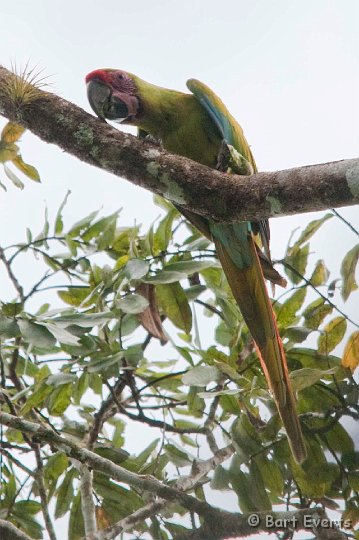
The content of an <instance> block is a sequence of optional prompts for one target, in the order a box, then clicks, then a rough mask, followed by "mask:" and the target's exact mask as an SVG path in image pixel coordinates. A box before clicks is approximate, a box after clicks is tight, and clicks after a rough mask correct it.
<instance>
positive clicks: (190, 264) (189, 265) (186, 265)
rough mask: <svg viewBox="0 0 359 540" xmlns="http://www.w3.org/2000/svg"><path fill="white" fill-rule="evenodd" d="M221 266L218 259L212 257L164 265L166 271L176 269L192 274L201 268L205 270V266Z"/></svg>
mask: <svg viewBox="0 0 359 540" xmlns="http://www.w3.org/2000/svg"><path fill="white" fill-rule="evenodd" d="M213 267H216V268H220V264H219V262H218V261H217V260H215V259H212V260H208V261H195V260H191V261H179V262H175V263H170V264H166V266H165V267H164V271H166V272H169V271H174V272H181V273H183V274H186V275H187V276H188V275H191V274H194V273H195V272H200V271H201V270H204V269H205V268H213Z"/></svg>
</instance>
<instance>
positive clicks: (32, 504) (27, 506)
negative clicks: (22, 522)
mask: <svg viewBox="0 0 359 540" xmlns="http://www.w3.org/2000/svg"><path fill="white" fill-rule="evenodd" d="M15 510H16V513H19V514H22V513H23V512H24V513H25V514H31V515H35V514H37V513H38V512H40V511H41V504H40V503H39V502H37V501H31V500H28V501H18V502H16V503H15Z"/></svg>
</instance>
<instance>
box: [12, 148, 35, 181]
mask: <svg viewBox="0 0 359 540" xmlns="http://www.w3.org/2000/svg"><path fill="white" fill-rule="evenodd" d="M12 162H13V164H14V165H15V167H17V168H18V169H19V171H21V172H22V173H24V174H25V175H26V176H27V177H28V178H30V180H33V181H34V182H40V181H41V180H40V175H39V173H38V170H37V169H36V168H35V167H34V166H33V165H29V164H28V163H25V162H24V161H23V159H22V157H21V155H20V154H18V155H17V156H16V158H15V159H13V160H12Z"/></svg>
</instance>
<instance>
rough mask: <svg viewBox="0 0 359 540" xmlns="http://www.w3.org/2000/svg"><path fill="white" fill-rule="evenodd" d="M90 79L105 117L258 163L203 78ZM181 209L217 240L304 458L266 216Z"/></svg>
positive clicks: (173, 143)
mask: <svg viewBox="0 0 359 540" xmlns="http://www.w3.org/2000/svg"><path fill="white" fill-rule="evenodd" d="M86 84H87V95H88V99H89V102H90V105H91V107H92V109H93V110H94V111H95V113H96V114H97V116H98V117H99V118H101V119H102V120H106V119H108V120H113V121H118V122H123V123H125V124H129V125H134V126H137V128H138V129H139V134H140V136H142V137H144V136H147V135H149V136H151V137H152V138H155V139H156V140H158V139H159V140H160V141H161V143H162V145H163V147H164V148H165V149H166V150H168V151H170V152H173V153H176V154H179V155H182V156H185V157H187V158H190V159H192V160H195V161H197V162H199V163H202V164H203V165H207V166H209V167H212V168H219V169H220V170H226V171H228V170H229V169H230V170H232V171H233V172H236V173H237V174H242V175H243V174H244V175H250V174H252V173H253V172H255V171H256V170H257V169H256V164H255V161H254V158H253V156H252V152H251V149H250V147H249V145H248V143H247V141H246V139H245V137H244V134H243V131H242V128H241V126H240V125H239V124H238V122H237V121H236V120H235V119H234V118H233V116H232V115H231V114H230V113H229V111H228V110H227V108H226V107H225V105H224V104H223V102H222V101H221V100H220V99H219V98H218V97H217V96H216V95H215V94H214V92H213V91H212V90H210V88H208V87H207V86H206V85H205V84H203V83H201V82H200V81H197V80H196V79H190V80H189V81H187V87H188V89H189V90H190V91H191V94H187V93H183V92H177V91H175V90H170V89H167V88H161V87H159V86H155V85H153V84H150V83H148V82H146V81H144V80H142V79H140V78H139V77H137V76H135V75H133V74H132V73H128V72H126V71H123V70H118V69H97V70H95V71H92V72H91V73H89V74H88V75H87V76H86ZM223 156H225V157H223ZM248 181H250V177H249V179H248ZM180 211H181V212H182V213H183V215H184V216H185V217H186V218H188V219H189V221H190V222H191V223H192V224H193V225H195V226H196V227H197V228H198V229H199V230H200V231H201V232H202V233H203V234H204V235H206V236H207V237H208V238H210V239H211V240H212V241H213V242H214V244H215V247H216V251H217V254H218V258H219V260H220V262H221V265H222V267H223V271H224V273H225V275H226V277H227V280H228V283H229V286H230V288H231V290H232V292H233V295H234V298H235V300H236V302H237V303H238V306H239V308H240V310H241V313H242V315H243V318H244V320H245V322H246V324H247V326H248V328H249V330H250V332H251V335H252V337H253V340H254V342H255V344H256V349H257V352H258V356H259V358H260V362H261V365H262V368H263V371H264V373H265V376H266V378H267V381H268V384H269V387H270V388H271V390H272V393H273V396H274V399H275V402H276V405H277V409H278V412H279V415H280V418H281V420H282V423H283V425H284V428H285V430H286V432H287V437H288V441H289V445H290V448H291V451H292V454H293V457H294V458H295V460H296V461H297V462H298V463H301V462H302V461H304V460H305V458H306V448H305V443H304V439H303V435H302V431H301V427H300V422H299V418H298V415H297V412H296V400H295V396H294V393H293V390H292V387H291V384H290V379H289V375H288V368H287V362H286V357H285V353H284V349H283V344H282V341H281V338H280V336H279V332H278V327H277V324H276V320H275V316H274V313H273V309H272V306H271V302H270V299H269V296H268V292H267V288H266V284H265V281H264V277H266V278H267V279H269V280H270V281H271V282H272V283H278V284H280V285H284V284H285V280H284V279H283V278H282V277H281V276H280V275H279V274H278V272H277V271H276V270H275V269H274V268H273V266H272V264H271V260H270V253H269V226H268V221H267V220H262V221H260V222H241V223H234V224H226V223H217V222H214V221H211V220H209V219H206V218H204V217H202V216H199V215H197V214H194V213H192V212H189V211H188V210H186V209H183V208H180ZM261 248H263V249H261Z"/></svg>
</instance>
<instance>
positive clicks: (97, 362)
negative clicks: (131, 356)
mask: <svg viewBox="0 0 359 540" xmlns="http://www.w3.org/2000/svg"><path fill="white" fill-rule="evenodd" d="M123 358H124V351H120V352H118V353H115V354H111V355H110V356H105V357H99V358H95V359H94V360H91V362H89V363H88V364H87V371H88V373H98V372H101V371H104V370H105V369H107V368H109V367H111V366H113V365H116V364H120V362H121V360H122V359H123Z"/></svg>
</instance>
